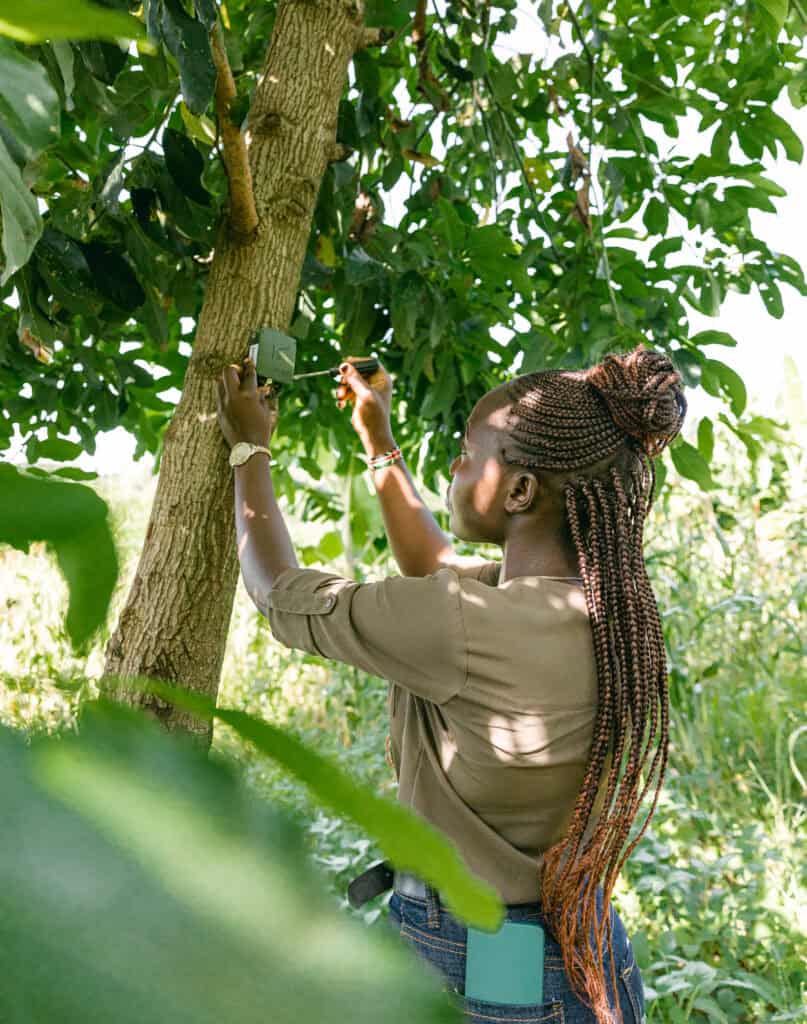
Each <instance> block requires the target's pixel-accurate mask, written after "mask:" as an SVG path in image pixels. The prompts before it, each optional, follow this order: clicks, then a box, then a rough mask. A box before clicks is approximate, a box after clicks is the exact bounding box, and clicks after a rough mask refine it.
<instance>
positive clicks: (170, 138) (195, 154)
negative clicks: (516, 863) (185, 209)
mask: <svg viewBox="0 0 807 1024" xmlns="http://www.w3.org/2000/svg"><path fill="white" fill-rule="evenodd" d="M162 144H163V153H164V154H165V166H166V167H167V168H168V173H169V174H170V175H171V177H172V178H173V179H174V181H175V182H176V183H177V185H178V186H179V187H180V188H181V189H182V192H183V193H184V194H185V195H186V196H187V197H188V198H189V199H193V201H194V202H196V203H199V204H200V205H202V206H209V205H210V193H209V192H208V191H207V189H206V188H205V187H204V185H202V171H203V170H204V169H205V162H204V160H203V158H202V154H201V153H200V152H199V150H198V149H197V148H196V146H194V144H193V143H192V142H191V140H190V139H189V138H188V136H187V135H183V133H182V132H178V131H175V130H174V129H173V128H166V129H165V131H164V132H163V137H162Z"/></svg>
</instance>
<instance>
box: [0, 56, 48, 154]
mask: <svg viewBox="0 0 807 1024" xmlns="http://www.w3.org/2000/svg"><path fill="white" fill-rule="evenodd" d="M0 117H2V118H4V119H5V122H6V124H7V125H8V127H9V128H10V129H11V131H12V132H13V135H14V141H15V142H16V143H17V144H18V145H19V146H20V148H21V149H22V151H23V153H24V154H25V157H26V159H27V160H31V159H32V158H33V157H34V156H35V155H36V154H37V153H38V152H39V151H40V150H41V149H44V148H45V147H46V146H48V145H50V143H51V142H55V141H56V139H58V137H59V97H58V96H57V95H56V90H55V89H54V88H53V86H52V85H51V84H50V81H49V80H48V76H47V75H46V74H45V69H44V68H43V67H42V65H41V64H39V63H37V62H36V61H33V60H29V59H28V58H27V57H24V56H23V55H22V54H21V53H20V52H19V50H17V48H16V47H15V46H14V45H13V44H12V43H9V42H7V41H6V40H5V39H0Z"/></svg>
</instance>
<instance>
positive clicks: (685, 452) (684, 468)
mask: <svg viewBox="0 0 807 1024" xmlns="http://www.w3.org/2000/svg"><path fill="white" fill-rule="evenodd" d="M670 455H671V456H672V460H673V465H674V466H675V468H676V469H677V470H678V472H679V473H680V474H681V476H685V477H686V478H687V479H689V480H694V481H695V483H696V484H697V485H698V487H700V489H701V490H702V491H711V490H713V489H714V488H715V487H716V486H717V485H716V484H715V482H714V480H713V479H712V473H711V471H710V469H709V464H708V463H707V462H706V460H705V459H704V457H703V456H702V455H701V453H700V452H699V451H698V449H697V448H694V447H693V446H692V445H691V444H689V443H688V442H687V441H681V443H680V444H677V445H675V446H674V447H672V448H671V449H670Z"/></svg>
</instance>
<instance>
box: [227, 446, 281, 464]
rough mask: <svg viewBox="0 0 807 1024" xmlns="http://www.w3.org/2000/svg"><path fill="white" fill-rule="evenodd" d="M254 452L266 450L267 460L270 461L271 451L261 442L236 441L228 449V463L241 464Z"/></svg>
mask: <svg viewBox="0 0 807 1024" xmlns="http://www.w3.org/2000/svg"><path fill="white" fill-rule="evenodd" d="M255 452H266V454H267V455H268V456H269V461H270V462H271V461H272V453H271V452H270V451H269V449H268V448H265V447H264V446H263V445H262V444H250V442H249V441H238V442H237V443H236V444H234V445H233V446H232V448H231V449H230V465H231V466H243V465H244V463H245V462H246V461H247V459H248V458H250V457H251V456H252V455H254V454H255Z"/></svg>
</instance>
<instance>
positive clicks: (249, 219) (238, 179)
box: [210, 22, 258, 245]
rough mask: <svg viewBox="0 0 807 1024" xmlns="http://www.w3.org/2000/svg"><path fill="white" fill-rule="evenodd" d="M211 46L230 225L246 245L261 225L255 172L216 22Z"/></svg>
mask: <svg viewBox="0 0 807 1024" xmlns="http://www.w3.org/2000/svg"><path fill="white" fill-rule="evenodd" d="M210 48H211V50H212V53H213V63H214V64H215V66H216V71H217V72H218V75H217V77H216V115H217V117H218V122H219V131H220V133H221V143H222V150H223V157H224V166H225V168H226V170H227V177H228V179H229V183H230V216H229V221H230V228H231V230H232V234H233V237H234V239H235V241H236V242H237V243H238V244H240V245H247V244H248V243H249V242H250V241H252V239H253V238H254V236H255V232H256V230H257V227H258V212H257V210H256V209H255V196H254V194H253V191H252V174H251V173H250V169H249V160H248V158H247V146H246V142H245V141H244V136H243V135H242V134H241V130H240V129H239V128H237V127H236V126H235V125H234V124H233V123H232V121H231V120H230V107H231V105H232V103H233V100H234V99H235V98H236V89H235V82H234V81H233V73H232V71H231V70H230V62H229V61H228V60H227V51H226V50H225V48H224V36H223V33H222V31H221V25H220V24H219V23H218V22H217V23H216V24H215V26H214V27H213V31H212V32H211V33H210Z"/></svg>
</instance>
